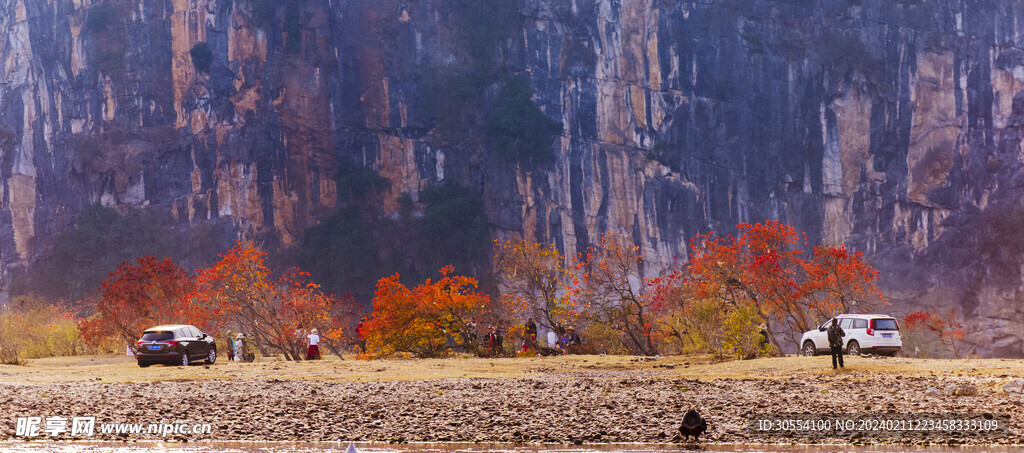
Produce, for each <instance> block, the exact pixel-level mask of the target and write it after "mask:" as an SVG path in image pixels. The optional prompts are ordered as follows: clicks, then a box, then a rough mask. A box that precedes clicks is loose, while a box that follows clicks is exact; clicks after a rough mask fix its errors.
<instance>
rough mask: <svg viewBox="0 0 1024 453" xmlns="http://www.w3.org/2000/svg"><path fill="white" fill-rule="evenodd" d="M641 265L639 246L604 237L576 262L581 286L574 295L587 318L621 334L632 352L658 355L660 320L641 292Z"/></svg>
mask: <svg viewBox="0 0 1024 453" xmlns="http://www.w3.org/2000/svg"><path fill="white" fill-rule="evenodd" d="M640 263H641V256H640V248H639V247H637V246H634V245H632V244H628V243H627V242H626V240H625V238H622V237H618V236H614V235H612V234H604V235H602V236H601V239H600V241H598V243H597V244H596V245H592V246H590V247H589V248H588V249H587V252H586V254H583V255H581V256H580V258H579V259H577V261H576V264H575V266H574V268H575V270H576V271H577V272H578V275H579V277H578V278H577V279H576V280H577V281H578V282H579V285H580V286H579V291H578V292H576V294H575V296H576V297H577V298H578V300H579V301H580V304H581V305H582V306H583V308H584V312H585V313H586V314H585V315H584V316H586V317H588V318H590V320H591V322H596V323H600V324H603V325H605V326H608V327H610V328H611V329H612V330H613V331H616V332H619V341H621V343H622V345H623V346H624V347H625V348H626V349H627V350H629V351H630V352H631V353H633V354H642V355H655V354H657V353H658V348H657V341H656V336H657V332H658V329H657V326H656V325H655V322H656V319H657V318H656V313H655V312H654V305H653V301H652V299H651V298H649V297H647V295H645V294H643V293H642V291H643V290H644V289H645V281H644V278H643V275H641V272H640Z"/></svg>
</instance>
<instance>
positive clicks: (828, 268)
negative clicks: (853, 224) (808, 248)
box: [802, 244, 887, 313]
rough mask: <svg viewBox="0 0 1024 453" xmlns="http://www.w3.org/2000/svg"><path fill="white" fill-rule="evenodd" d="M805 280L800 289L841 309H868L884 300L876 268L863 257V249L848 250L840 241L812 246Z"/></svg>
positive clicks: (844, 310)
mask: <svg viewBox="0 0 1024 453" xmlns="http://www.w3.org/2000/svg"><path fill="white" fill-rule="evenodd" d="M805 267H806V274H807V281H806V283H805V285H804V288H803V290H802V291H803V293H804V294H806V295H807V297H809V298H812V299H818V300H822V301H825V302H824V303H822V304H820V305H822V306H835V307H838V309H839V311H841V312H843V313H855V312H858V311H859V312H862V313H866V312H871V311H874V310H876V309H878V308H880V307H881V306H883V305H885V303H886V302H887V300H886V298H885V297H884V296H883V295H882V292H881V291H879V290H878V288H876V287H875V285H874V282H875V281H877V280H878V271H877V270H875V269H874V268H873V267H871V265H869V264H868V263H866V262H865V261H864V253H863V252H861V251H859V250H857V251H853V252H851V251H849V250H847V249H846V246H844V245H842V244H835V245H819V246H817V247H814V256H813V257H812V259H811V260H810V261H808V262H807V263H806V264H805Z"/></svg>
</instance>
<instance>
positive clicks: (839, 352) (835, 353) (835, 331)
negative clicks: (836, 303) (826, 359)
mask: <svg viewBox="0 0 1024 453" xmlns="http://www.w3.org/2000/svg"><path fill="white" fill-rule="evenodd" d="M845 336H846V332H844V331H843V328H842V327H839V320H838V319H836V318H832V325H831V326H829V327H828V346H829V349H831V350H832V369H833V370H834V369H836V368H837V367H836V359H837V358H838V359H839V366H838V368H846V367H845V366H844V365H843V337H845Z"/></svg>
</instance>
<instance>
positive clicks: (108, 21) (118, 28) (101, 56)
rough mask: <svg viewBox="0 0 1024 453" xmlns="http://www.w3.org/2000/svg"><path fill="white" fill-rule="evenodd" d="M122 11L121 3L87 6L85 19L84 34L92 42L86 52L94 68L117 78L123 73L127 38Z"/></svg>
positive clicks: (106, 2) (123, 7) (111, 2)
mask: <svg viewBox="0 0 1024 453" xmlns="http://www.w3.org/2000/svg"><path fill="white" fill-rule="evenodd" d="M124 10H125V6H124V5H123V4H121V3H120V2H118V1H116V0H106V1H103V2H101V3H96V4H93V5H92V6H91V7H89V9H88V13H87V16H86V19H85V27H84V28H85V35H86V36H87V38H88V39H90V40H92V41H93V42H94V43H95V45H94V46H87V47H86V50H87V52H89V54H90V57H91V60H92V62H93V64H94V65H95V66H96V68H97V69H99V70H100V71H102V72H104V73H107V74H114V75H116V74H119V73H121V72H123V71H124V70H125V67H124V66H125V65H124V54H125V52H126V51H127V48H128V35H127V30H126V28H125V27H124V26H123V22H124V20H125V14H124Z"/></svg>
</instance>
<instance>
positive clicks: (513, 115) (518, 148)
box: [486, 75, 562, 164]
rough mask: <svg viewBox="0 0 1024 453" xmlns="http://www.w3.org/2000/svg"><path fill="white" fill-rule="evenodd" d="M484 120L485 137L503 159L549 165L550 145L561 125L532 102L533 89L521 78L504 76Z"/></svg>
mask: <svg viewBox="0 0 1024 453" xmlns="http://www.w3.org/2000/svg"><path fill="white" fill-rule="evenodd" d="M489 113H490V114H489V116H488V118H487V128H486V130H487V138H488V141H489V142H490V145H491V148H493V149H494V150H495V151H497V152H498V154H499V155H501V156H502V157H504V158H506V159H508V160H513V161H519V162H534V163H540V164H543V163H549V162H550V161H551V160H553V159H554V153H553V152H552V151H551V142H552V140H554V138H555V137H556V136H557V135H558V134H559V133H561V132H562V123H560V122H558V121H555V120H553V119H551V118H549V117H548V116H547V115H546V114H544V112H542V111H540V109H539V108H537V105H536V104H534V103H533V88H532V87H531V86H530V84H529V83H527V82H526V81H525V80H523V79H522V78H520V77H517V76H514V75H507V76H505V78H504V79H503V80H502V83H501V92H500V94H499V95H498V99H497V100H496V101H495V103H494V105H493V107H492V108H491V109H490V112H489Z"/></svg>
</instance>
